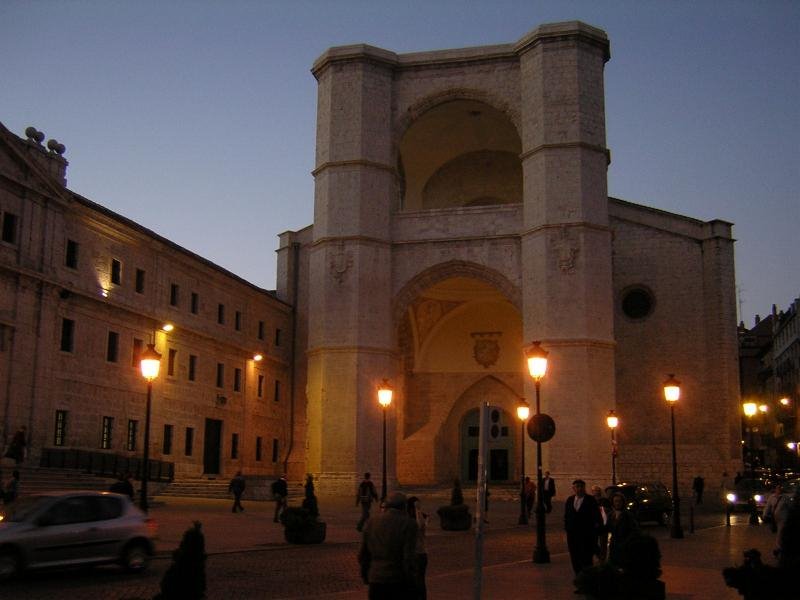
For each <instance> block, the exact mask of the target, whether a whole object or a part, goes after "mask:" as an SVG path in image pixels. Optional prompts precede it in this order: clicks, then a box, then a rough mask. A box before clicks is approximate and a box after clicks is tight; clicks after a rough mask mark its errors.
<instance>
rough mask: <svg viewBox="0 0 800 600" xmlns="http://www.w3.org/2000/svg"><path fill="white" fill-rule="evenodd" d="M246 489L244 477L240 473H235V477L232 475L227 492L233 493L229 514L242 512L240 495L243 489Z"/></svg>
mask: <svg viewBox="0 0 800 600" xmlns="http://www.w3.org/2000/svg"><path fill="white" fill-rule="evenodd" d="M245 487H247V483H246V482H245V480H244V475H242V472H241V471H236V475H234V477H233V479H231V482H230V483H229V484H228V491H229V492H233V507H231V512H234V513H235V512H237V511H244V506H242V494H244V488H245Z"/></svg>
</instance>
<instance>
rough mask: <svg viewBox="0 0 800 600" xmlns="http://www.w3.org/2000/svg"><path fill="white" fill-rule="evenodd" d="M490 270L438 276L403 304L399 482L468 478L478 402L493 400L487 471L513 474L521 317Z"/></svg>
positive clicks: (495, 476)
mask: <svg viewBox="0 0 800 600" xmlns="http://www.w3.org/2000/svg"><path fill="white" fill-rule="evenodd" d="M478 271H479V269H476V270H474V271H473V272H471V273H469V274H470V275H475V274H476V273H478ZM491 274H492V273H491V272H487V274H486V279H483V280H481V279H477V278H476V277H474V276H468V275H467V273H462V274H459V275H458V276H451V277H449V278H445V279H440V280H438V281H436V282H435V283H431V284H430V285H429V286H428V287H426V288H424V289H421V290H420V291H418V293H417V295H416V296H415V297H414V298H413V299H412V300H411V301H410V302H409V303H408V305H407V308H406V310H405V312H404V315H403V319H402V320H401V324H400V348H401V353H402V357H403V362H404V367H405V369H404V370H405V381H404V388H405V393H404V403H403V406H402V408H401V409H400V414H399V415H398V417H399V420H400V422H399V423H398V425H399V427H398V432H399V433H400V435H399V440H398V456H399V457H401V458H400V459H399V460H398V461H397V469H398V479H399V480H400V482H401V483H409V484H441V483H449V482H451V481H452V479H453V478H455V477H459V478H461V479H462V480H464V481H470V480H473V481H474V480H475V476H476V473H477V457H478V454H477V453H478V425H479V423H478V421H479V416H478V411H477V409H478V407H480V406H481V403H482V402H489V404H490V405H492V406H496V407H497V411H496V417H497V423H496V424H497V426H498V435H497V439H496V440H495V441H494V442H493V446H492V448H493V450H494V451H493V452H492V453H491V457H490V479H491V480H492V481H508V480H513V479H516V477H517V475H518V473H517V472H516V470H518V465H517V464H516V463H517V461H516V456H517V454H518V452H515V451H514V448H519V446H518V443H519V442H518V440H517V438H518V437H519V435H518V432H517V429H518V428H515V427H514V426H513V423H514V422H513V417H512V415H514V414H515V411H516V406H517V404H518V403H519V401H520V398H521V397H522V395H523V389H524V379H523V373H524V359H523V354H522V319H521V316H520V313H519V311H518V310H517V308H516V306H515V305H514V304H513V303H512V302H511V301H510V300H509V299H508V298H507V297H506V296H505V294H503V293H502V292H500V291H499V290H498V288H497V287H495V286H494V285H492V284H491V283H489V282H488V281H487V280H490V281H491V279H490V275H491ZM422 277H426V276H425V275H424V274H423V276H422ZM426 280H427V281H430V279H426Z"/></svg>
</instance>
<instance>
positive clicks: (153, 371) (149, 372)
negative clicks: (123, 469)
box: [139, 344, 161, 512]
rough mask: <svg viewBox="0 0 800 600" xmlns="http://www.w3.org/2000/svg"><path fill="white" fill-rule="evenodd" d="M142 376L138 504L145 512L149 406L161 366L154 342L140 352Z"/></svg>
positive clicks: (148, 471)
mask: <svg viewBox="0 0 800 600" xmlns="http://www.w3.org/2000/svg"><path fill="white" fill-rule="evenodd" d="M139 366H140V368H141V370H142V376H143V377H144V378H145V379H146V380H147V405H146V407H145V416H144V457H143V460H142V490H141V491H142V496H141V501H140V504H139V506H140V507H141V509H142V510H143V511H145V512H147V509H148V505H147V480H148V478H149V477H150V406H151V404H152V398H153V380H154V379H155V378H156V377H158V370H159V367H160V366H161V354H159V353H158V352H157V351H156V347H155V345H154V344H147V349H146V350H145V351H144V352H142V357H141V360H140V362H139Z"/></svg>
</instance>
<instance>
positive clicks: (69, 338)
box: [61, 319, 75, 352]
mask: <svg viewBox="0 0 800 600" xmlns="http://www.w3.org/2000/svg"><path fill="white" fill-rule="evenodd" d="M74 349H75V321H73V320H72V319H61V351H62V352H72V351H73V350H74Z"/></svg>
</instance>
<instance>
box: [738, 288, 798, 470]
mask: <svg viewBox="0 0 800 600" xmlns="http://www.w3.org/2000/svg"><path fill="white" fill-rule="evenodd" d="M798 307H800V299H796V300H795V301H794V302H793V303H792V304H791V305H790V306H789V308H788V309H786V310H785V311H783V310H782V311H779V310H778V308H777V306H775V305H773V306H772V313H771V314H769V315H767V316H766V317H765V318H763V319H762V318H761V317H760V316H759V315H756V318H755V323H754V325H753V327H752V328H749V329H748V328H747V327H746V326H745V324H744V323H743V322H742V323H740V324H739V364H740V377H741V389H742V402H754V403H756V404H757V405H758V406H759V408H760V409H761V410H759V412H758V414H757V415H756V416H755V417H752V418H746V417H742V431H743V434H742V442H743V446H744V459H745V463H746V464H749V462H750V460H749V457H750V454H751V452H752V455H753V456H754V457H755V464H756V465H757V466H761V465H769V466H773V467H787V468H800V453H799V452H798V449H797V443H798V442H800V429H799V428H798V406H797V405H798V402H800V320H798V316H797V310H798ZM751 428H752V432H751ZM751 436H752V437H751ZM751 445H752V450H751Z"/></svg>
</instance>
